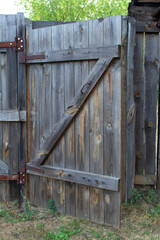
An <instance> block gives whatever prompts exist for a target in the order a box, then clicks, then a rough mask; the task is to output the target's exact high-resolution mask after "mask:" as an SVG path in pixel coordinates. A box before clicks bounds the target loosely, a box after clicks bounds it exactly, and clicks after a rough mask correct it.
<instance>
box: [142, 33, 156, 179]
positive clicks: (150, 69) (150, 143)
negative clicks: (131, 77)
mask: <svg viewBox="0 0 160 240" xmlns="http://www.w3.org/2000/svg"><path fill="white" fill-rule="evenodd" d="M158 40H159V34H147V33H146V34H145V65H144V71H145V81H146V83H145V133H146V159H145V174H146V175H155V158H156V148H155V142H156V126H157V123H156V121H157V81H158V75H159V71H158V59H159V42H158Z"/></svg>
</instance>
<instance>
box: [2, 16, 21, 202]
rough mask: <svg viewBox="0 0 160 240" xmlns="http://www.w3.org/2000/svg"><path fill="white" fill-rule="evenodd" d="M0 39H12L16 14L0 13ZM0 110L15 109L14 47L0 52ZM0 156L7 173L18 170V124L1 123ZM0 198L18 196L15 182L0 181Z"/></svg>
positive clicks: (15, 71) (13, 37)
mask: <svg viewBox="0 0 160 240" xmlns="http://www.w3.org/2000/svg"><path fill="white" fill-rule="evenodd" d="M0 18H1V26H0V40H1V41H14V40H15V36H16V33H17V32H16V31H17V25H16V21H17V16H16V15H9V16H6V15H1V17H0ZM1 54H2V55H3V56H2V55H1V77H2V79H1V110H12V109H17V57H16V53H15V50H14V49H11V48H10V49H7V51H6V54H5V53H1ZM1 132H2V135H1V136H2V139H1V140H2V149H1V154H2V155H1V158H2V160H3V161H4V163H5V164H7V165H8V168H9V173H13V174H14V173H16V172H17V171H18V146H19V134H18V133H19V125H18V124H17V123H2V125H1ZM0 191H1V192H3V194H2V199H1V200H10V199H13V198H14V197H17V196H18V193H17V186H16V184H15V183H1V189H0Z"/></svg>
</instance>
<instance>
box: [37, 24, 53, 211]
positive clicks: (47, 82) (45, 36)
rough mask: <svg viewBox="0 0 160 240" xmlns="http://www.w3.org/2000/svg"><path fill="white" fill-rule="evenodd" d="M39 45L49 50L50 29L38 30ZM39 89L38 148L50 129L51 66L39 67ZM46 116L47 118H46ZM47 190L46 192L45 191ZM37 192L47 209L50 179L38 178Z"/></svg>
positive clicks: (40, 48) (50, 185) (50, 44)
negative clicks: (38, 191)
mask: <svg viewBox="0 0 160 240" xmlns="http://www.w3.org/2000/svg"><path fill="white" fill-rule="evenodd" d="M38 32H39V39H38V41H39V44H38V51H46V50H47V49H48V50H51V47H52V43H51V39H52V38H51V37H52V32H51V28H45V29H39V31H38ZM39 67H40V69H39V73H38V74H39V78H38V80H39V83H38V84H39V87H40V93H38V95H39V96H38V97H39V100H38V101H39V106H40V109H39V113H40V136H39V137H40V139H39V140H40V146H41V145H43V143H44V141H45V139H46V136H48V135H49V133H50V128H51V111H50V110H51V101H50V99H51V77H52V76H51V65H50V64H47V65H43V66H39ZM46 116H47V117H46ZM46 189H48V191H46ZM39 190H40V193H41V194H40V198H39V202H40V206H42V207H46V206H47V207H48V206H49V204H48V201H49V198H48V197H50V198H51V196H52V192H51V190H52V181H51V179H50V180H49V179H45V178H40V182H39Z"/></svg>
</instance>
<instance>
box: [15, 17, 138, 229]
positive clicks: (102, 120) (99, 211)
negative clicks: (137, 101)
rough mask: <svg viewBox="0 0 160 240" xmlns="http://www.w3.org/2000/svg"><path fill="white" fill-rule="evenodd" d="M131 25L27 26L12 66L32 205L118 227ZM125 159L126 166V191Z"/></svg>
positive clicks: (129, 111) (128, 131)
mask: <svg viewBox="0 0 160 240" xmlns="http://www.w3.org/2000/svg"><path fill="white" fill-rule="evenodd" d="M133 23H134V21H133V20H131V19H127V18H122V17H121V16H117V17H109V18H104V19H98V20H91V21H86V22H75V23H69V24H62V25H58V26H53V27H45V28H38V29H32V24H31V25H30V26H29V25H28V26H27V31H26V36H27V38H26V41H27V54H26V55H22V56H21V60H20V61H21V62H23V63H24V62H25V63H26V65H27V85H28V90H27V94H28V98H27V99H28V100H27V101H28V109H27V112H28V162H29V163H28V164H27V173H28V194H29V196H30V200H31V202H32V204H35V205H38V206H42V207H47V206H48V200H49V199H50V198H52V199H53V200H54V201H55V205H56V208H57V209H58V211H60V212H61V213H66V214H68V215H72V216H77V217H82V218H85V219H90V220H91V221H94V222H98V223H105V224H108V225H113V226H119V225H120V202H121V197H120V194H124V192H125V191H126V192H127V190H128V189H131V188H132V187H131V185H132V186H133V181H132V180H129V179H130V178H131V177H132V179H133V176H134V175H133V174H134V171H133V170H132V167H133V166H132V164H133V162H134V157H133V156H134V154H133V152H134V146H132V145H131V146H132V149H130V147H129V148H128V147H125V144H126V141H130V143H131V144H132V143H134V141H133V139H134V137H133V127H134V99H133V95H132V92H133V85H132V83H133V81H132V80H133V65H132V64H133V49H134V48H133V46H134V28H133V25H134V24H133ZM127 29H129V30H127ZM127 42H128V43H127ZM127 47H128V50H127ZM120 48H121V52H120ZM129 49H132V50H131V51H130V50H129ZM127 60H128V61H129V62H128V68H127V67H126V65H127ZM127 79H128V80H127ZM126 98H127V100H128V101H127V104H126ZM133 145H134V144H133ZM125 157H126V158H128V159H130V160H132V159H133V162H132V163H131V164H130V163H129V161H128V164H126V165H127V169H128V171H127V173H126V176H127V177H126V178H127V181H126V183H125V178H124V176H125V167H126V165H125ZM120 179H121V187H120ZM128 180H129V182H128ZM125 184H126V185H125ZM129 184H130V186H129Z"/></svg>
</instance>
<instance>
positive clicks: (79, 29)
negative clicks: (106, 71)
mask: <svg viewBox="0 0 160 240" xmlns="http://www.w3.org/2000/svg"><path fill="white" fill-rule="evenodd" d="M73 44H74V45H73V46H74V48H85V47H88V22H77V23H75V24H74V40H73ZM87 75H88V62H87V61H84V62H76V63H74V77H75V93H76V92H77V91H78V90H79V88H80V86H81V84H82V83H83V81H84V80H85V79H86V77H87ZM88 112H89V111H88V103H86V104H85V106H84V107H83V109H82V111H81V113H80V115H79V116H77V118H76V120H75V158H76V169H77V170H81V171H87V172H88V171H89V125H88V120H89V114H88ZM72 189H73V187H72ZM74 191H75V192H74V207H75V208H76V209H75V211H76V213H75V214H76V216H77V217H82V218H86V219H88V218H89V188H88V187H86V186H82V185H78V184H77V185H76V189H74ZM68 206H69V200H68ZM66 207H67V206H66Z"/></svg>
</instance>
